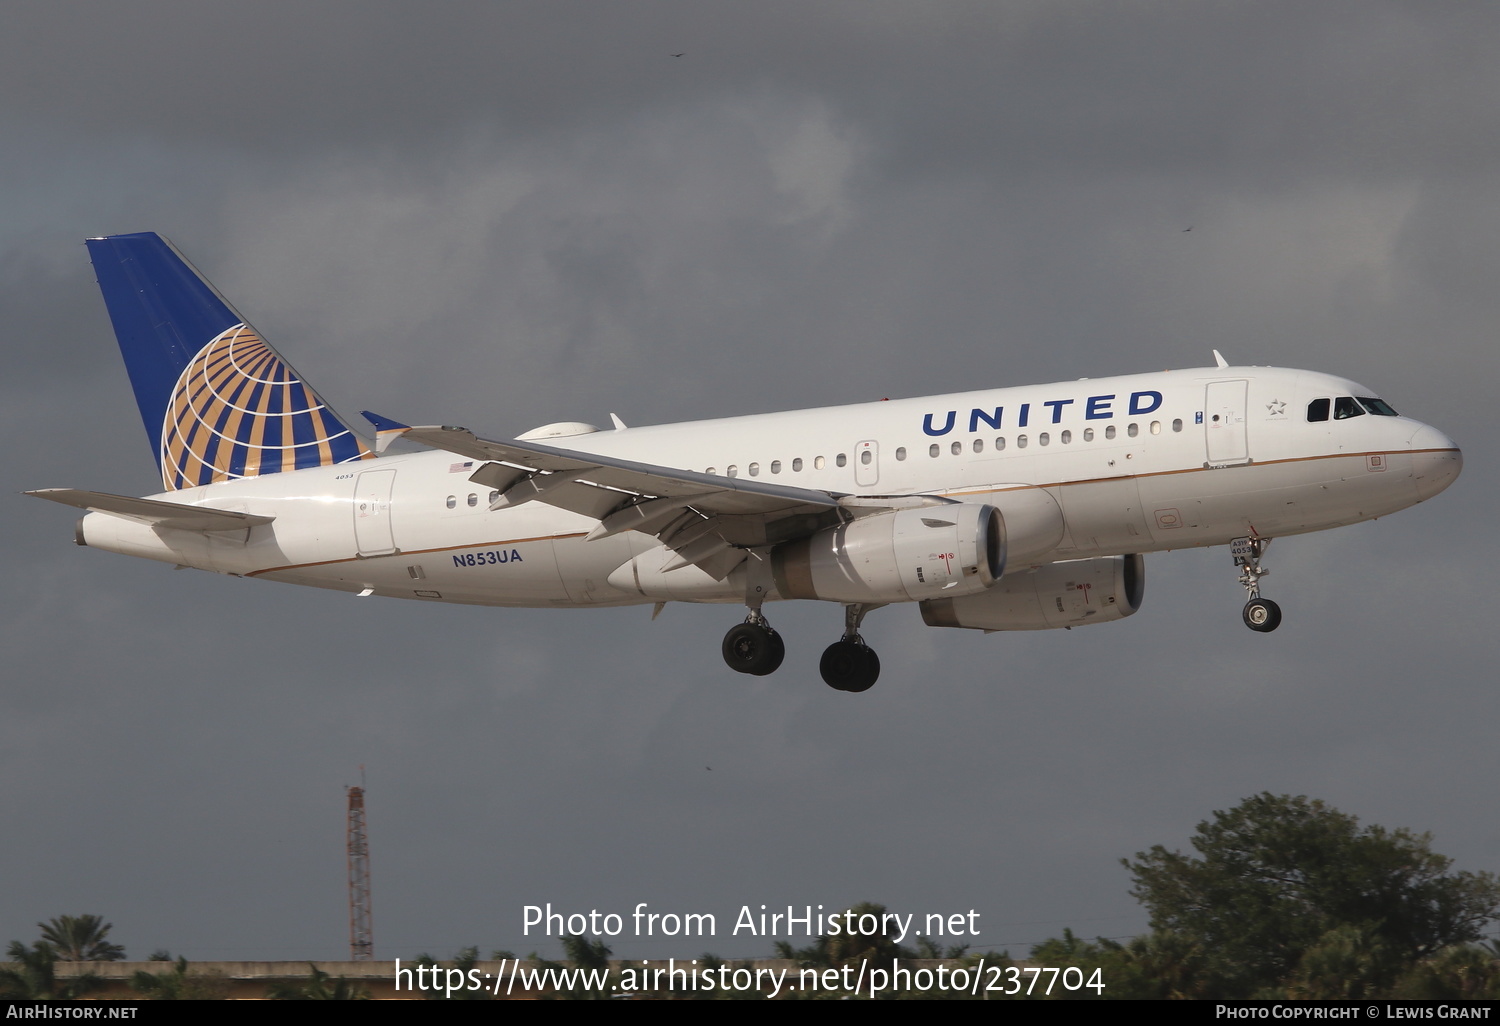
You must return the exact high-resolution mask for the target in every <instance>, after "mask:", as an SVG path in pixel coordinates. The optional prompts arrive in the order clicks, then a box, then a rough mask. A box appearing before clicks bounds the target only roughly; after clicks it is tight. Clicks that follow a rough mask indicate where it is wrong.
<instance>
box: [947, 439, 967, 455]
mask: <svg viewBox="0 0 1500 1026" xmlns="http://www.w3.org/2000/svg"><path fill="white" fill-rule="evenodd" d="M948 448H949V449H951V450H952V451H953V455H955V456H957V455H958V454H959V453H961V452H963V451H964V443H962V442H954V443H953V444H952V445H950V446H949V447H948Z"/></svg>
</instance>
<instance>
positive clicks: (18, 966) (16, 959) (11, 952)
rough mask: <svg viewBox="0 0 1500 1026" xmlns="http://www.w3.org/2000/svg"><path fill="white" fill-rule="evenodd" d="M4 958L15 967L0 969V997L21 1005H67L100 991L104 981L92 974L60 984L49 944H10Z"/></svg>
mask: <svg viewBox="0 0 1500 1026" xmlns="http://www.w3.org/2000/svg"><path fill="white" fill-rule="evenodd" d="M5 956H6V958H8V959H9V960H10V961H11V962H12V963H14V966H6V967H5V968H0V997H4V998H12V999H18V1000H22V1001H68V1000H73V999H75V998H80V997H82V996H83V995H84V994H87V993H88V992H89V991H92V990H98V989H99V988H100V987H101V986H103V985H104V981H103V980H101V979H99V977H97V976H95V975H93V974H92V973H89V974H86V975H83V976H77V977H74V978H73V979H70V980H67V981H66V982H63V983H58V981H57V975H56V973H55V972H54V966H55V965H56V964H57V952H55V951H53V950H52V946H51V945H50V944H48V943H47V942H46V941H37V942H36V943H35V944H33V945H32V946H31V947H29V948H28V947H27V946H26V945H24V944H22V943H21V942H20V941H11V942H10V947H9V948H7V949H6V951H5Z"/></svg>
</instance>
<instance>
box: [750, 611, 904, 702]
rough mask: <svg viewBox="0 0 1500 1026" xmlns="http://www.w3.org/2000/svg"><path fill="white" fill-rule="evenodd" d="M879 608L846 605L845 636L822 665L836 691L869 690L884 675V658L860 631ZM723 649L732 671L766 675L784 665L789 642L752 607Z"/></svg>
mask: <svg viewBox="0 0 1500 1026" xmlns="http://www.w3.org/2000/svg"><path fill="white" fill-rule="evenodd" d="M876 608H879V607H878V606H875V605H862V604H859V603H855V604H854V605H849V606H845V607H844V636H843V637H842V638H840V639H839V640H838V641H835V642H834V643H833V644H832V645H829V646H828V648H827V650H826V651H824V653H823V659H822V661H821V662H820V663H819V664H818V669H819V671H820V672H821V673H822V674H823V680H824V681H825V682H827V684H828V686H829V687H831V688H833V689H835V690H836V691H853V692H859V691H868V690H870V688H871V687H872V686H873V685H874V684H875V681H876V680H877V679H878V678H879V677H880V657H879V656H877V655H876V654H875V650H874V649H873V648H871V647H870V646H869V645H866V644H865V639H864V638H862V637H860V634H859V625H860V623H861V622H862V621H863V620H864V618H865V614H866V613H868V612H869V611H870V610H872V609H876ZM722 651H723V653H724V662H725V663H727V664H729V668H730V669H731V670H735V671H737V672H739V673H749V674H753V675H755V676H757V677H764V676H765V675H766V674H768V673H775V672H776V668H777V667H779V666H780V665H781V660H782V659H783V658H784V657H785V656H786V645H785V644H784V643H783V642H782V640H781V635H780V634H777V633H776V632H775V631H774V630H772V629H771V625H770V624H769V623H767V622H766V618H765V616H764V615H763V614H762V613H761V611H760V610H759V609H755V608H752V609H751V610H750V613H749V615H748V616H746V617H745V622H744V623H742V624H737V625H735V626H734V627H731V628H730V629H729V633H728V634H726V635H724V644H723V646H722Z"/></svg>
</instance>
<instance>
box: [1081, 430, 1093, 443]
mask: <svg viewBox="0 0 1500 1026" xmlns="http://www.w3.org/2000/svg"><path fill="white" fill-rule="evenodd" d="M1083 440H1084V441H1085V442H1092V441H1093V440H1094V429H1093V428H1084V429H1083Z"/></svg>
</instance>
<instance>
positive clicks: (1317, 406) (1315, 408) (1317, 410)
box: [1307, 399, 1329, 424]
mask: <svg viewBox="0 0 1500 1026" xmlns="http://www.w3.org/2000/svg"><path fill="white" fill-rule="evenodd" d="M1328 403H1329V400H1327V399H1314V400H1313V401H1312V402H1310V403H1308V404H1307V420H1308V422H1309V423H1312V424H1316V423H1318V422H1319V421H1324V420H1327V419H1328Z"/></svg>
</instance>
